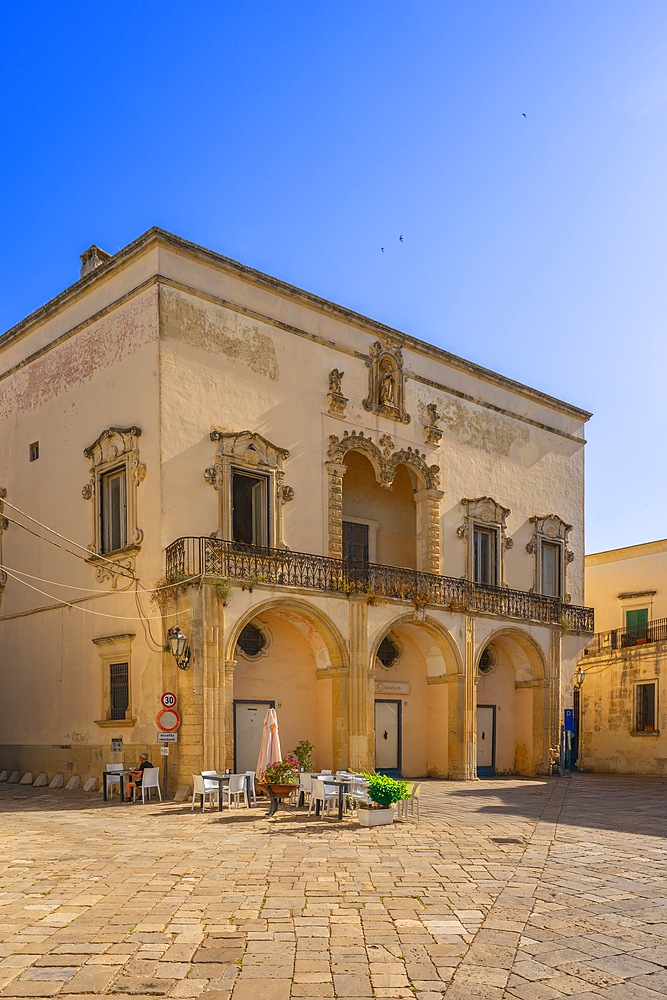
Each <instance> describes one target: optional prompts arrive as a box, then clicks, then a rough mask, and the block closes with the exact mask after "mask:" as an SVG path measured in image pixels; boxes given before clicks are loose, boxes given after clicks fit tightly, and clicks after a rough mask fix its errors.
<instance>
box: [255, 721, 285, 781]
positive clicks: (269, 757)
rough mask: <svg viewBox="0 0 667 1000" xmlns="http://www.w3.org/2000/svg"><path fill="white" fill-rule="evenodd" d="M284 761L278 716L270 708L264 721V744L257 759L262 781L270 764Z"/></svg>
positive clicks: (262, 743)
mask: <svg viewBox="0 0 667 1000" xmlns="http://www.w3.org/2000/svg"><path fill="white" fill-rule="evenodd" d="M281 759H282V755H281V752H280V737H279V736H278V716H277V715H276V710H275V708H270V709H269V710H268V712H267V713H266V718H265V719H264V728H263V730H262V742H261V744H260V748H259V757H258V758H257V777H258V778H259V779H261V777H262V774H263V773H264V769H265V768H266V767H267V766H268V765H269V764H275V763H276V761H279V760H281Z"/></svg>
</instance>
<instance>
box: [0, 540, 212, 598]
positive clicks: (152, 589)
mask: <svg viewBox="0 0 667 1000" xmlns="http://www.w3.org/2000/svg"><path fill="white" fill-rule="evenodd" d="M44 541H46V539H44ZM2 565H3V567H4V568H5V569H10V570H11V571H12V573H18V574H19V575H20V576H27V577H28V579H29V580H38V581H39V582H40V583H48V584H49V585H50V586H52V587H66V588H67V589H68V590H80V591H83V592H84V593H86V594H90V596H91V597H100V596H103V595H104V594H127V593H128V592H129V590H130V586H129V585H128V586H127V587H126V588H125V589H124V590H97V591H95V593H94V594H91V592H90V587H75V586H74V584H71V583H58V581H57V580H45V579H44V577H43V576H33V575H32V573H26V572H25V570H22V569H16V567H14V566H7V564H6V563H3V564H2ZM203 575H204V574H203V573H197V574H195V575H194V576H189V577H188V578H187V580H181V581H179V583H165V584H163V585H162V586H161V587H144V586H143V584H141V581H140V580H139V578H138V577H137V578H136V579H135V580H130V584H131V583H135V584H141V589H142V590H143V592H144V593H145V594H157V593H159V591H161V590H169V589H170V587H177V586H179V585H180V584H184V583H191V582H194V581H195V580H197V579H199V577H203Z"/></svg>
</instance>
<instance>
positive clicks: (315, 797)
mask: <svg viewBox="0 0 667 1000" xmlns="http://www.w3.org/2000/svg"><path fill="white" fill-rule="evenodd" d="M321 773H322V774H325V772H324V771H322V772H321ZM318 802H321V803H322V805H321V808H320V815H323V814H324V812H325V810H326V811H327V812H328V811H329V807H330V806H332V805H333V806H335V807H336V809H337V808H338V789H337V788H334V787H333V785H325V784H324V782H323V781H322V779H321V778H313V779H312V781H311V786H310V805H309V806H308V815H309V816H310V814H311V813H312V811H313V810H314V809H315V808H316V806H317V803H318Z"/></svg>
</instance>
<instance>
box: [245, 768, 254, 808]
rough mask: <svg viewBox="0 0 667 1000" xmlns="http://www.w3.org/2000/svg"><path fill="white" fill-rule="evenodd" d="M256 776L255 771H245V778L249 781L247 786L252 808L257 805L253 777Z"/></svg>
mask: <svg viewBox="0 0 667 1000" xmlns="http://www.w3.org/2000/svg"><path fill="white" fill-rule="evenodd" d="M256 776H257V772H256V771H246V778H248V779H249V781H248V785H249V786H250V799H251V801H252V804H253V805H254V806H256V805H257V792H256V791H255V777H256Z"/></svg>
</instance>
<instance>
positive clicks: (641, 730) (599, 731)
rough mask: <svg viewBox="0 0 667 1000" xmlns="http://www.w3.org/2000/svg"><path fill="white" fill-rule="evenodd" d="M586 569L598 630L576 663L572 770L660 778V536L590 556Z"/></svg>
mask: <svg viewBox="0 0 667 1000" xmlns="http://www.w3.org/2000/svg"><path fill="white" fill-rule="evenodd" d="M585 564H586V597H587V600H588V601H589V602H590V604H592V605H593V608H594V610H595V621H596V627H597V628H598V629H599V630H600V631H599V632H597V633H596V635H595V636H594V637H593V640H592V642H591V643H590V644H589V645H588V646H587V647H586V649H585V650H584V651H583V655H582V657H581V660H580V663H579V666H580V668H581V669H582V670H583V671H584V672H585V676H584V680H583V683H582V685H581V688H580V689H579V691H578V692H576V695H575V697H576V700H577V701H578V712H579V715H580V723H579V747H578V750H579V767H580V768H582V769H584V770H586V771H608V772H610V773H615V774H665V773H667V701H665V691H664V678H662V691H661V673H662V671H663V670H664V669H665V668H666V667H667V539H662V540H661V541H657V542H646V543H645V544H643V545H630V546H628V547H627V548H623V549H612V550H611V551H609V552H597V553H595V554H593V555H589V556H586V559H585Z"/></svg>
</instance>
